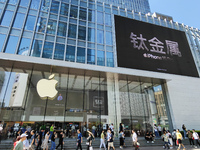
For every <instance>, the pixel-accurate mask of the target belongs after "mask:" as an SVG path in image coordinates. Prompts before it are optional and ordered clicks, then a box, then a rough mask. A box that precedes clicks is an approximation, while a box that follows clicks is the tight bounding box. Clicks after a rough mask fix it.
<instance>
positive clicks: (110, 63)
mask: <svg viewBox="0 0 200 150" xmlns="http://www.w3.org/2000/svg"><path fill="white" fill-rule="evenodd" d="M106 57H107V66H108V67H114V59H113V53H112V52H107V53H106Z"/></svg>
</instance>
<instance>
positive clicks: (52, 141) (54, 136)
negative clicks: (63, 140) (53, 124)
mask: <svg viewBox="0 0 200 150" xmlns="http://www.w3.org/2000/svg"><path fill="white" fill-rule="evenodd" d="M56 138H57V134H56V131H53V134H52V136H51V149H50V150H55V148H56V143H55V139H56Z"/></svg>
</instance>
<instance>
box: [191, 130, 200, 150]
mask: <svg viewBox="0 0 200 150" xmlns="http://www.w3.org/2000/svg"><path fill="white" fill-rule="evenodd" d="M192 132H193V134H192V136H193V138H194V141H196V142H195V144H196V146H195V148H197V144H199V146H200V143H199V135H198V133H196V132H195V130H194V129H193V130H192Z"/></svg>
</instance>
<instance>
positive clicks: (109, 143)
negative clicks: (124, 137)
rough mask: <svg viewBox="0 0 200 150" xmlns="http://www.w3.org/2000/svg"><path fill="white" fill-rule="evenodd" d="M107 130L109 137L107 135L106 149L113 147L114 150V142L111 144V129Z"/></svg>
mask: <svg viewBox="0 0 200 150" xmlns="http://www.w3.org/2000/svg"><path fill="white" fill-rule="evenodd" d="M108 132H109V137H108V150H110V147H112V148H113V150H115V147H114V144H113V134H112V133H111V130H110V129H108Z"/></svg>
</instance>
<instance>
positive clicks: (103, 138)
mask: <svg viewBox="0 0 200 150" xmlns="http://www.w3.org/2000/svg"><path fill="white" fill-rule="evenodd" d="M100 140H101V141H100V142H101V144H100V148H101V146H102V145H103V146H104V148H105V149H106V145H105V136H104V130H102V132H101V139H100Z"/></svg>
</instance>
